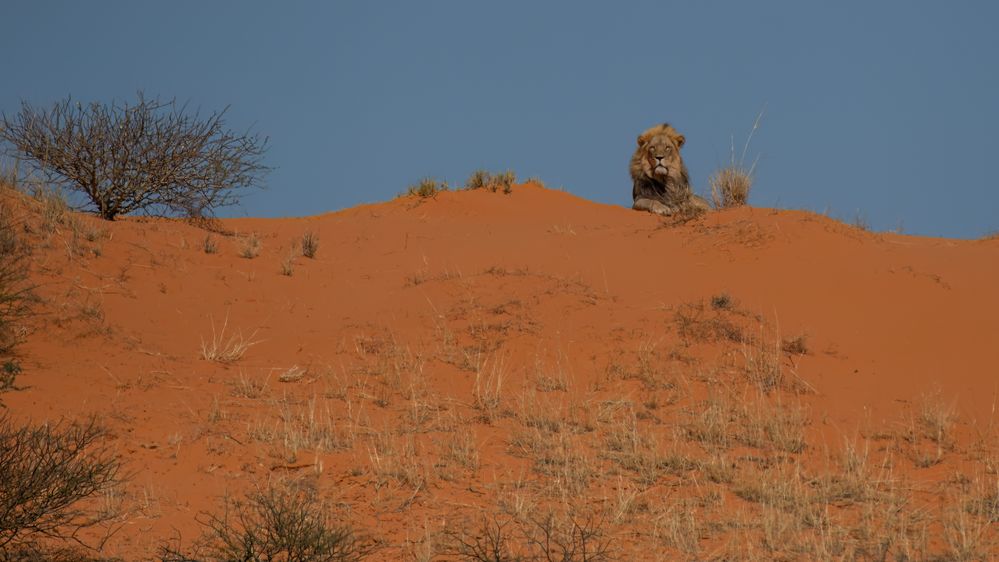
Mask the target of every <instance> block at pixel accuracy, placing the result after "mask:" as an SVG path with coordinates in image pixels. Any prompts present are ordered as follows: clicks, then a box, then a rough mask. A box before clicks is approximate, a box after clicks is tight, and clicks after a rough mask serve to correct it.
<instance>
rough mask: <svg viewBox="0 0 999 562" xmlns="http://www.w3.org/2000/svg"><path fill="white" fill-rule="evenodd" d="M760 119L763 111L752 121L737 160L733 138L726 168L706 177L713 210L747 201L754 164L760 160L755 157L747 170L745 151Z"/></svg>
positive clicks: (751, 184) (735, 205) (740, 204)
mask: <svg viewBox="0 0 999 562" xmlns="http://www.w3.org/2000/svg"><path fill="white" fill-rule="evenodd" d="M761 119H763V111H760V113H759V114H758V115H757V116H756V120H755V121H753V128H752V129H751V130H750V131H749V136H748V137H746V144H744V145H743V147H742V154H741V155H740V156H739V159H738V160H736V159H735V139H734V138H733V139H732V144H731V157H730V160H729V164H728V166H725V167H724V168H722V169H720V170H717V171H715V172H714V173H713V174H711V175H710V176H709V177H708V185H710V186H711V202H712V203H713V204H714V207H715V209H729V208H732V207H741V206H743V205H745V204H746V203H747V202H748V201H749V192H750V190H751V189H752V188H753V173H754V172H755V171H756V164H757V162H759V159H760V158H759V156H757V157H756V158H755V159H754V160H753V163H752V164H751V165H750V166H749V167H748V168H747V167H746V165H745V162H746V151H748V150H749V143H750V142H752V140H753V134H754V133H756V129H758V128H759V127H760V120H761Z"/></svg>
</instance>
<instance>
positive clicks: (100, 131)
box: [0, 92, 269, 220]
mask: <svg viewBox="0 0 999 562" xmlns="http://www.w3.org/2000/svg"><path fill="white" fill-rule="evenodd" d="M225 113H226V111H225V110H222V111H220V112H215V113H212V114H210V115H208V116H202V115H199V114H198V113H196V112H195V113H193V114H192V113H190V112H188V111H187V106H186V104H185V105H178V104H177V103H176V102H174V101H166V102H164V101H160V100H159V99H147V98H146V97H145V96H144V95H143V93H142V92H139V93H138V96H137V100H136V101H135V102H134V103H128V102H111V103H109V104H101V103H98V102H92V103H88V104H81V103H79V102H75V101H73V100H72V99H71V98H66V99H65V100H62V101H60V102H57V103H55V104H54V105H53V106H52V107H51V108H49V109H42V108H38V107H34V106H32V105H31V104H29V103H27V102H22V105H21V110H20V112H19V113H17V114H15V115H13V116H7V115H6V114H3V115H2V116H0V140H4V141H6V142H7V143H8V144H9V145H10V147H11V150H10V151H11V152H14V153H15V154H16V155H18V156H20V157H23V158H24V159H25V162H27V163H28V164H29V165H30V166H31V167H32V168H33V171H36V172H39V173H40V174H42V175H43V176H44V177H45V178H46V179H47V180H48V181H49V183H51V184H53V185H58V186H62V187H65V188H66V189H69V190H71V191H74V192H76V193H79V194H81V195H83V196H84V197H85V199H86V205H87V206H88V207H89V208H90V209H91V210H92V211H94V212H96V213H97V214H98V215H99V216H101V217H102V218H104V219H107V220H114V219H115V217H117V216H119V215H124V214H128V213H132V212H136V211H139V212H144V213H149V214H169V215H181V216H189V217H201V216H210V215H211V214H212V213H213V212H214V210H215V209H217V208H219V207H223V206H227V205H233V204H235V203H237V202H238V201H239V195H240V193H241V192H242V191H243V190H245V189H247V188H251V187H258V186H260V185H261V184H262V181H263V177H264V176H265V175H266V173H267V172H268V171H269V168H268V167H267V166H265V165H264V164H263V163H262V161H263V156H264V154H265V152H266V151H267V139H266V138H263V137H260V136H259V135H256V134H251V133H250V132H249V131H247V132H244V133H234V132H232V131H230V130H228V129H226V128H225V120H224V117H225Z"/></svg>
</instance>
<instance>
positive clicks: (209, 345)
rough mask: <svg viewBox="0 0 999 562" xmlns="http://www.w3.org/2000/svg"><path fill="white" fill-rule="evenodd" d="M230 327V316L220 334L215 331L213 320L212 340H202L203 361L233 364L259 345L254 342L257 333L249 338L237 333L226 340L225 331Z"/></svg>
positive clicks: (223, 323) (227, 317) (227, 315)
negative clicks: (251, 348) (254, 346)
mask: <svg viewBox="0 0 999 562" xmlns="http://www.w3.org/2000/svg"><path fill="white" fill-rule="evenodd" d="M228 326H229V314H226V315H225V321H224V322H222V329H221V330H219V331H218V332H216V331H215V321H214V320H212V338H211V339H210V340H208V341H205V339H204V338H202V339H201V357H202V359H207V360H208V361H216V362H218V363H232V362H234V361H238V360H240V359H241V358H242V357H243V355H244V354H245V353H246V350H247V349H249V348H250V347H251V346H253V345H255V344H257V343H259V342H256V341H253V336H255V335H256V332H254V333H253V334H250V337H249V338H245V337H243V333H242V332H237V333H235V334H233V335H231V336H229V337H228V338H226V333H225V331H226V329H227V328H228Z"/></svg>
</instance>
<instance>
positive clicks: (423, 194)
mask: <svg viewBox="0 0 999 562" xmlns="http://www.w3.org/2000/svg"><path fill="white" fill-rule="evenodd" d="M449 189H450V188H449V187H448V185H447V182H446V181H437V180H435V179H434V178H429V177H428V178H423V179H422V180H420V181H419V182H417V183H415V184H413V185H411V186H409V187H408V188H407V189H406V195H407V196H414V195H415V196H417V197H420V198H421V199H427V198H428V197H436V196H437V194H438V193H440V192H442V191H447V190H449Z"/></svg>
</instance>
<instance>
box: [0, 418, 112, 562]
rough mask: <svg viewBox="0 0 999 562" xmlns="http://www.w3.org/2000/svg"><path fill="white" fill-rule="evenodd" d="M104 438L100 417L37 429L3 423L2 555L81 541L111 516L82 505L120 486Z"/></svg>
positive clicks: (0, 432)
mask: <svg viewBox="0 0 999 562" xmlns="http://www.w3.org/2000/svg"><path fill="white" fill-rule="evenodd" d="M104 435H105V432H104V430H103V429H101V428H100V426H99V425H98V424H97V420H96V419H95V418H89V419H87V420H85V421H84V422H82V423H75V424H63V423H57V424H53V425H43V426H37V427H33V426H23V427H15V426H14V425H13V424H12V422H11V421H10V420H9V419H7V418H3V419H0V482H2V483H3V484H2V485H0V552H7V551H9V550H14V549H30V548H32V547H33V545H34V544H35V542H36V541H37V540H39V539H46V538H48V539H62V540H67V539H72V540H78V539H77V534H78V533H79V531H80V530H82V529H85V528H88V527H92V526H94V525H96V524H99V523H102V522H104V521H106V520H107V519H108V518H110V517H111V515H110V514H106V513H101V512H96V511H95V512H91V511H89V510H87V509H86V508H85V507H84V506H81V503H82V502H83V500H85V499H87V498H90V497H92V496H94V495H96V494H99V493H100V492H102V491H104V490H106V489H108V488H109V487H110V486H112V485H113V484H115V483H116V482H118V472H119V461H118V459H117V458H116V457H114V456H113V455H112V454H111V453H110V452H109V451H108V450H107V449H104V448H102V447H101V446H100V445H99V442H100V441H101V439H103V437H104Z"/></svg>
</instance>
